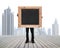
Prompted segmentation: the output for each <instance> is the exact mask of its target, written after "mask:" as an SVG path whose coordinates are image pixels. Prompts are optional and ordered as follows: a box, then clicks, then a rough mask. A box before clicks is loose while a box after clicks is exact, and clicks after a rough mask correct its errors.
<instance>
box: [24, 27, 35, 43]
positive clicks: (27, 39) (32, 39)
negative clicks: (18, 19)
mask: <svg viewBox="0 0 60 48" xmlns="http://www.w3.org/2000/svg"><path fill="white" fill-rule="evenodd" d="M30 31H31V42H32V43H35V42H34V28H30ZM28 42H29V28H26V42H25V43H28Z"/></svg>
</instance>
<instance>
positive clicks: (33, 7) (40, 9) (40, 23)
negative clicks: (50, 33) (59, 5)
mask: <svg viewBox="0 0 60 48" xmlns="http://www.w3.org/2000/svg"><path fill="white" fill-rule="evenodd" d="M21 9H39V24H38V25H22V23H21V19H22V18H21ZM20 27H29V28H32V27H33V28H37V27H38V28H39V27H42V7H41V6H19V7H18V28H20Z"/></svg>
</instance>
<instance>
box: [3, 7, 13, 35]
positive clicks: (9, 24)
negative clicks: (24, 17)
mask: <svg viewBox="0 0 60 48" xmlns="http://www.w3.org/2000/svg"><path fill="white" fill-rule="evenodd" d="M13 34H14V15H13V14H12V13H11V9H10V8H9V7H8V8H7V9H5V10H4V13H3V14H2V35H13Z"/></svg>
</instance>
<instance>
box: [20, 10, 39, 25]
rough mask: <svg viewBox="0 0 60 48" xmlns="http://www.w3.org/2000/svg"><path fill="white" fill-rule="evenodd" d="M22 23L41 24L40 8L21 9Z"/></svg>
mask: <svg viewBox="0 0 60 48" xmlns="http://www.w3.org/2000/svg"><path fill="white" fill-rule="evenodd" d="M21 24H22V25H39V9H21Z"/></svg>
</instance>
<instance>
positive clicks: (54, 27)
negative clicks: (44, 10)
mask: <svg viewBox="0 0 60 48" xmlns="http://www.w3.org/2000/svg"><path fill="white" fill-rule="evenodd" d="M52 35H59V25H58V23H57V20H56V19H55V22H54V24H52Z"/></svg>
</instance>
